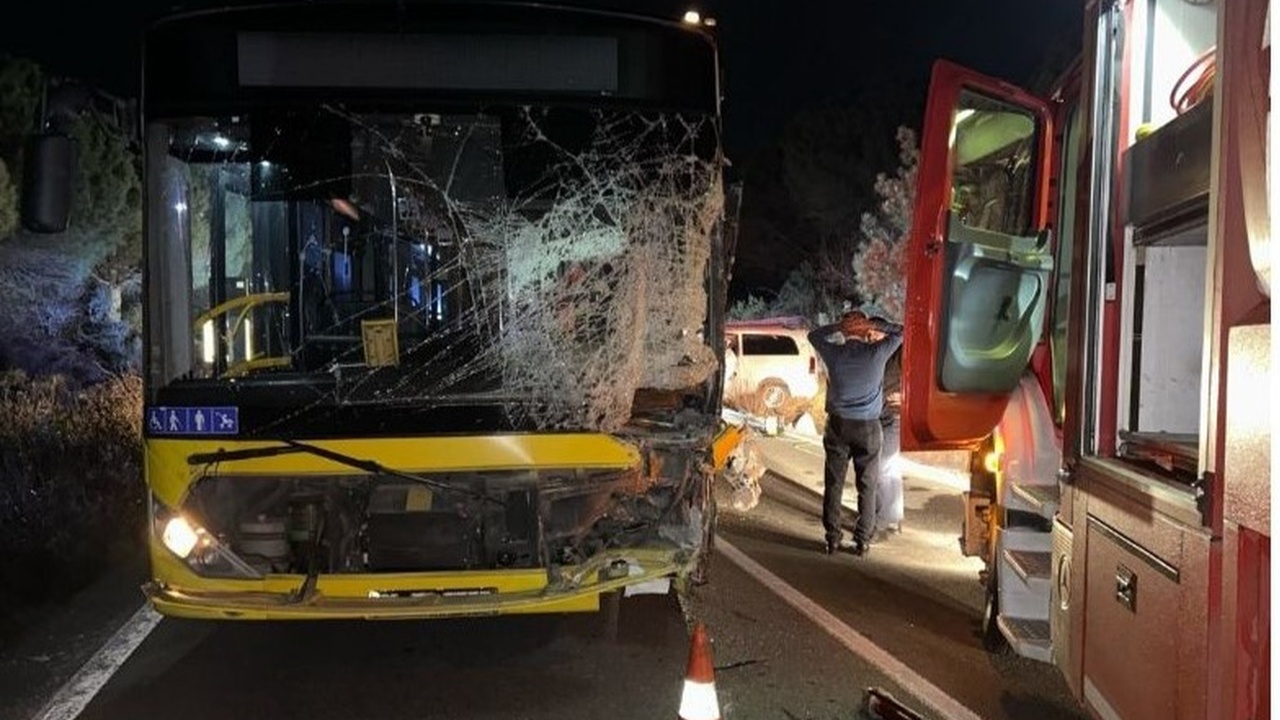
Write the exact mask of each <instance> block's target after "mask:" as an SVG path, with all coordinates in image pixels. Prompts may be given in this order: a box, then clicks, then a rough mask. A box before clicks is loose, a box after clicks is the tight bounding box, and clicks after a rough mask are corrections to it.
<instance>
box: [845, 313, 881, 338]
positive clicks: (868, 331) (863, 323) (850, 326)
mask: <svg viewBox="0 0 1280 720" xmlns="http://www.w3.org/2000/svg"><path fill="white" fill-rule="evenodd" d="M840 332H842V333H844V335H845V337H849V338H853V339H854V340H860V341H862V342H865V343H878V342H880V341H881V340H883V339H884V338H885V332H884V331H883V330H881V329H880V328H879V326H878V325H877V324H876V322H875V321H874V320H872V319H870V318H868V317H867V316H866V315H863V314H862V313H860V312H851V313H849V314H848V315H845V316H844V319H842V320H841V321H840Z"/></svg>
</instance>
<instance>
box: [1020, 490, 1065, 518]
mask: <svg viewBox="0 0 1280 720" xmlns="http://www.w3.org/2000/svg"><path fill="white" fill-rule="evenodd" d="M1009 489H1010V491H1011V492H1012V493H1013V494H1014V495H1016V496H1017V497H1018V499H1019V500H1021V501H1023V502H1024V503H1026V504H1027V505H1029V506H1030V509H1031V510H1032V511H1033V512H1037V513H1039V514H1040V515H1042V516H1044V517H1046V518H1048V519H1050V520H1052V519H1053V516H1054V515H1055V514H1056V513H1057V512H1058V498H1059V491H1058V485H1057V483H1054V484H1052V485H1023V484H1021V483H1011V484H1010V486H1009Z"/></svg>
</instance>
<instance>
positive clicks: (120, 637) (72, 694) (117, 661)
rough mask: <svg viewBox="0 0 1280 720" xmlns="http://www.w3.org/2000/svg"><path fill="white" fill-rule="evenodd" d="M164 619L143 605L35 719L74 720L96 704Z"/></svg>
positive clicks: (149, 607) (55, 694)
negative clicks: (114, 677)
mask: <svg viewBox="0 0 1280 720" xmlns="http://www.w3.org/2000/svg"><path fill="white" fill-rule="evenodd" d="M162 617H163V616H162V615H161V614H160V613H158V612H156V611H155V610H154V609H152V607H151V605H149V604H148V605H143V606H142V607H140V608H138V611H137V612H135V613H134V614H133V617H131V618H129V620H128V621H126V622H125V624H124V625H121V626H120V629H119V630H116V633H115V634H114V635H112V636H111V638H110V639H109V640H107V641H106V642H105V643H103V645H102V647H100V648H98V651H97V652H96V653H94V654H93V657H91V658H89V661H88V662H86V663H85V664H84V665H82V666H81V667H80V669H79V670H77V671H76V674H75V675H72V676H71V679H70V680H68V681H67V682H66V684H65V685H63V686H62V687H61V688H59V689H58V692H56V693H54V695H53V697H52V698H50V699H49V702H47V703H45V706H44V708H43V709H42V710H41V711H40V712H39V714H37V715H36V718H38V719H39V720H72V718H75V717H76V716H78V715H79V714H80V713H81V712H82V711H83V710H84V709H85V707H86V706H87V705H88V704H89V702H90V701H91V700H93V698H94V696H95V695H97V694H98V691H99V690H101V689H102V686H103V685H106V684H107V681H108V680H110V679H111V676H112V675H113V674H115V672H116V670H118V669H120V666H121V665H123V664H124V661H125V660H128V659H129V655H131V654H132V653H133V651H134V649H135V648H137V647H138V645H140V644H141V643H142V641H143V640H144V639H146V637H147V635H148V634H150V633H151V631H152V630H154V629H155V626H156V624H157V623H159V622H160V620H161V618H162Z"/></svg>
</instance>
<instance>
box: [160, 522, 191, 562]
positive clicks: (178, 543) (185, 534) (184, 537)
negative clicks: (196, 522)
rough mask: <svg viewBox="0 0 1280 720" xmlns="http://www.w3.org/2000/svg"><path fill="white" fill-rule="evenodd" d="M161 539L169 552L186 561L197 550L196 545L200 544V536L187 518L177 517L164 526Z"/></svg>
mask: <svg viewBox="0 0 1280 720" xmlns="http://www.w3.org/2000/svg"><path fill="white" fill-rule="evenodd" d="M160 539H161V540H163V541H164V546H165V547H167V548H169V552H171V553H173V554H174V555H177V556H178V557H180V558H182V559H183V560H186V559H187V557H189V556H190V555H191V551H192V550H195V549H196V544H197V543H199V542H200V535H199V534H197V533H196V530H195V528H193V527H191V523H189V522H187V519H186V518H184V517H182V516H181V515H175V516H173V517H172V518H169V522H167V523H165V524H164V530H163V531H162V532H161V534H160Z"/></svg>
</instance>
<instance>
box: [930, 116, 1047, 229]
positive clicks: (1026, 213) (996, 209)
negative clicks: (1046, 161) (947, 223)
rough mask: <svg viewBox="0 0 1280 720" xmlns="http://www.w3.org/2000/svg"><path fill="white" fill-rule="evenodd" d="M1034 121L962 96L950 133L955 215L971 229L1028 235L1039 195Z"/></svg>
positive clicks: (1029, 117)
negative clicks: (1035, 164) (1035, 193)
mask: <svg viewBox="0 0 1280 720" xmlns="http://www.w3.org/2000/svg"><path fill="white" fill-rule="evenodd" d="M1035 130H1036V123H1035V118H1034V117H1032V115H1031V114H1030V113H1029V112H1027V111H1026V110H1024V109H1022V108H1018V107H1014V106H1011V105H1006V104H1004V103H1002V102H999V101H997V100H992V99H990V98H986V97H983V96H981V95H977V94H974V93H969V92H962V93H961V95H960V103H959V105H958V109H957V111H956V115H955V120H954V123H953V125H952V127H951V163H952V165H951V167H952V184H951V187H952V195H951V210H952V212H953V213H955V216H956V219H958V220H959V221H960V222H962V223H964V224H965V225H966V226H968V227H971V228H977V229H981V230H990V231H992V232H998V233H1003V234H1006V235H1023V234H1027V232H1028V229H1029V227H1030V224H1031V208H1032V201H1033V193H1034V191H1035V187H1034V183H1035V172H1034V170H1035V167H1034V162H1033V161H1034V160H1035V153H1034V148H1035V136H1036V133H1035Z"/></svg>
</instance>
